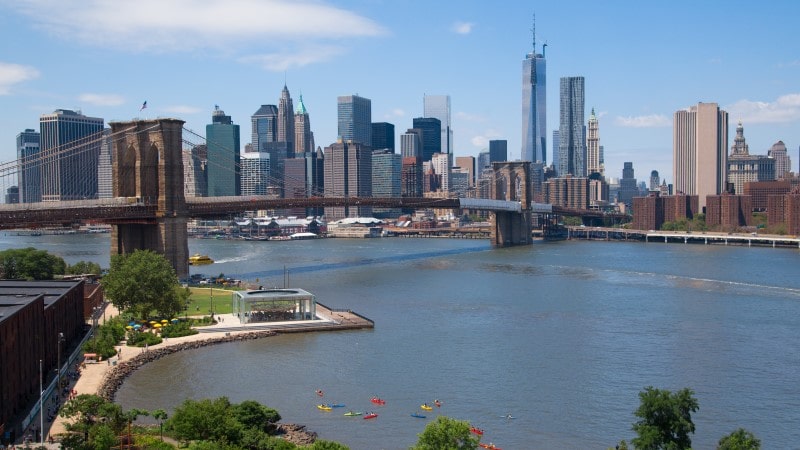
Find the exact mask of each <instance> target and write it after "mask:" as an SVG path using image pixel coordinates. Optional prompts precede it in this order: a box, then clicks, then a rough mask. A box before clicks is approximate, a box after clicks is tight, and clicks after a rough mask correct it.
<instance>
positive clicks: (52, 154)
mask: <svg viewBox="0 0 800 450" xmlns="http://www.w3.org/2000/svg"><path fill="white" fill-rule="evenodd" d="M103 127H104V125H103V119H101V118H99V117H87V116H84V115H83V114H81V113H80V112H75V111H70V110H68V109H59V110H56V111H54V112H53V113H52V114H44V115H42V116H41V117H40V118H39V129H40V134H41V136H40V138H41V141H40V147H41V152H40V153H41V155H42V172H41V177H42V178H41V179H42V201H64V200H83V199H92V198H97V167H98V166H99V162H100V143H101V141H102V139H101V138H102V135H103Z"/></svg>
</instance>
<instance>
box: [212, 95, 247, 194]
mask: <svg viewBox="0 0 800 450" xmlns="http://www.w3.org/2000/svg"><path fill="white" fill-rule="evenodd" d="M206 146H207V166H206V177H207V179H208V196H209V197H223V196H232V195H240V194H241V171H240V169H239V162H240V154H239V152H240V148H239V125H236V124H234V123H233V121H232V120H231V116H226V115H225V112H224V111H223V110H221V109H219V106H214V112H213V113H212V114H211V123H210V124H208V125H206Z"/></svg>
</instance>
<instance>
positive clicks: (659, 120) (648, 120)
mask: <svg viewBox="0 0 800 450" xmlns="http://www.w3.org/2000/svg"><path fill="white" fill-rule="evenodd" d="M614 124H615V125H618V126H621V127H629V128H658V127H669V126H672V120H671V119H670V118H668V117H667V116H665V115H663V114H650V115H647V116H635V117H634V116H628V117H622V116H617V118H616V119H614Z"/></svg>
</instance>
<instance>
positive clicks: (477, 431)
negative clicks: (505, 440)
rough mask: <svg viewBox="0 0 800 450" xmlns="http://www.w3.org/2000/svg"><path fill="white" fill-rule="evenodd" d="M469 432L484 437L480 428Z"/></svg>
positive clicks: (471, 429)
mask: <svg viewBox="0 0 800 450" xmlns="http://www.w3.org/2000/svg"><path fill="white" fill-rule="evenodd" d="M469 431H470V432H472V433H474V434H477V435H478V436H483V430H482V429H480V428H478V427H471V428H470V429H469Z"/></svg>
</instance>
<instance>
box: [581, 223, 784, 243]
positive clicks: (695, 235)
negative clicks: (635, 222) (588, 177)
mask: <svg viewBox="0 0 800 450" xmlns="http://www.w3.org/2000/svg"><path fill="white" fill-rule="evenodd" d="M567 230H568V235H567V238H568V239H588V240H606V241H607V240H637V241H643V242H665V243H684V244H705V245H714V244H717V245H719V244H721V245H746V246H748V247H752V246H754V245H755V246H760V247H784V248H785V247H797V248H800V238H798V237H797V236H779V235H769V234H759V233H721V232H713V231H696V232H686V231H655V230H629V229H624V228H606V227H567Z"/></svg>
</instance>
